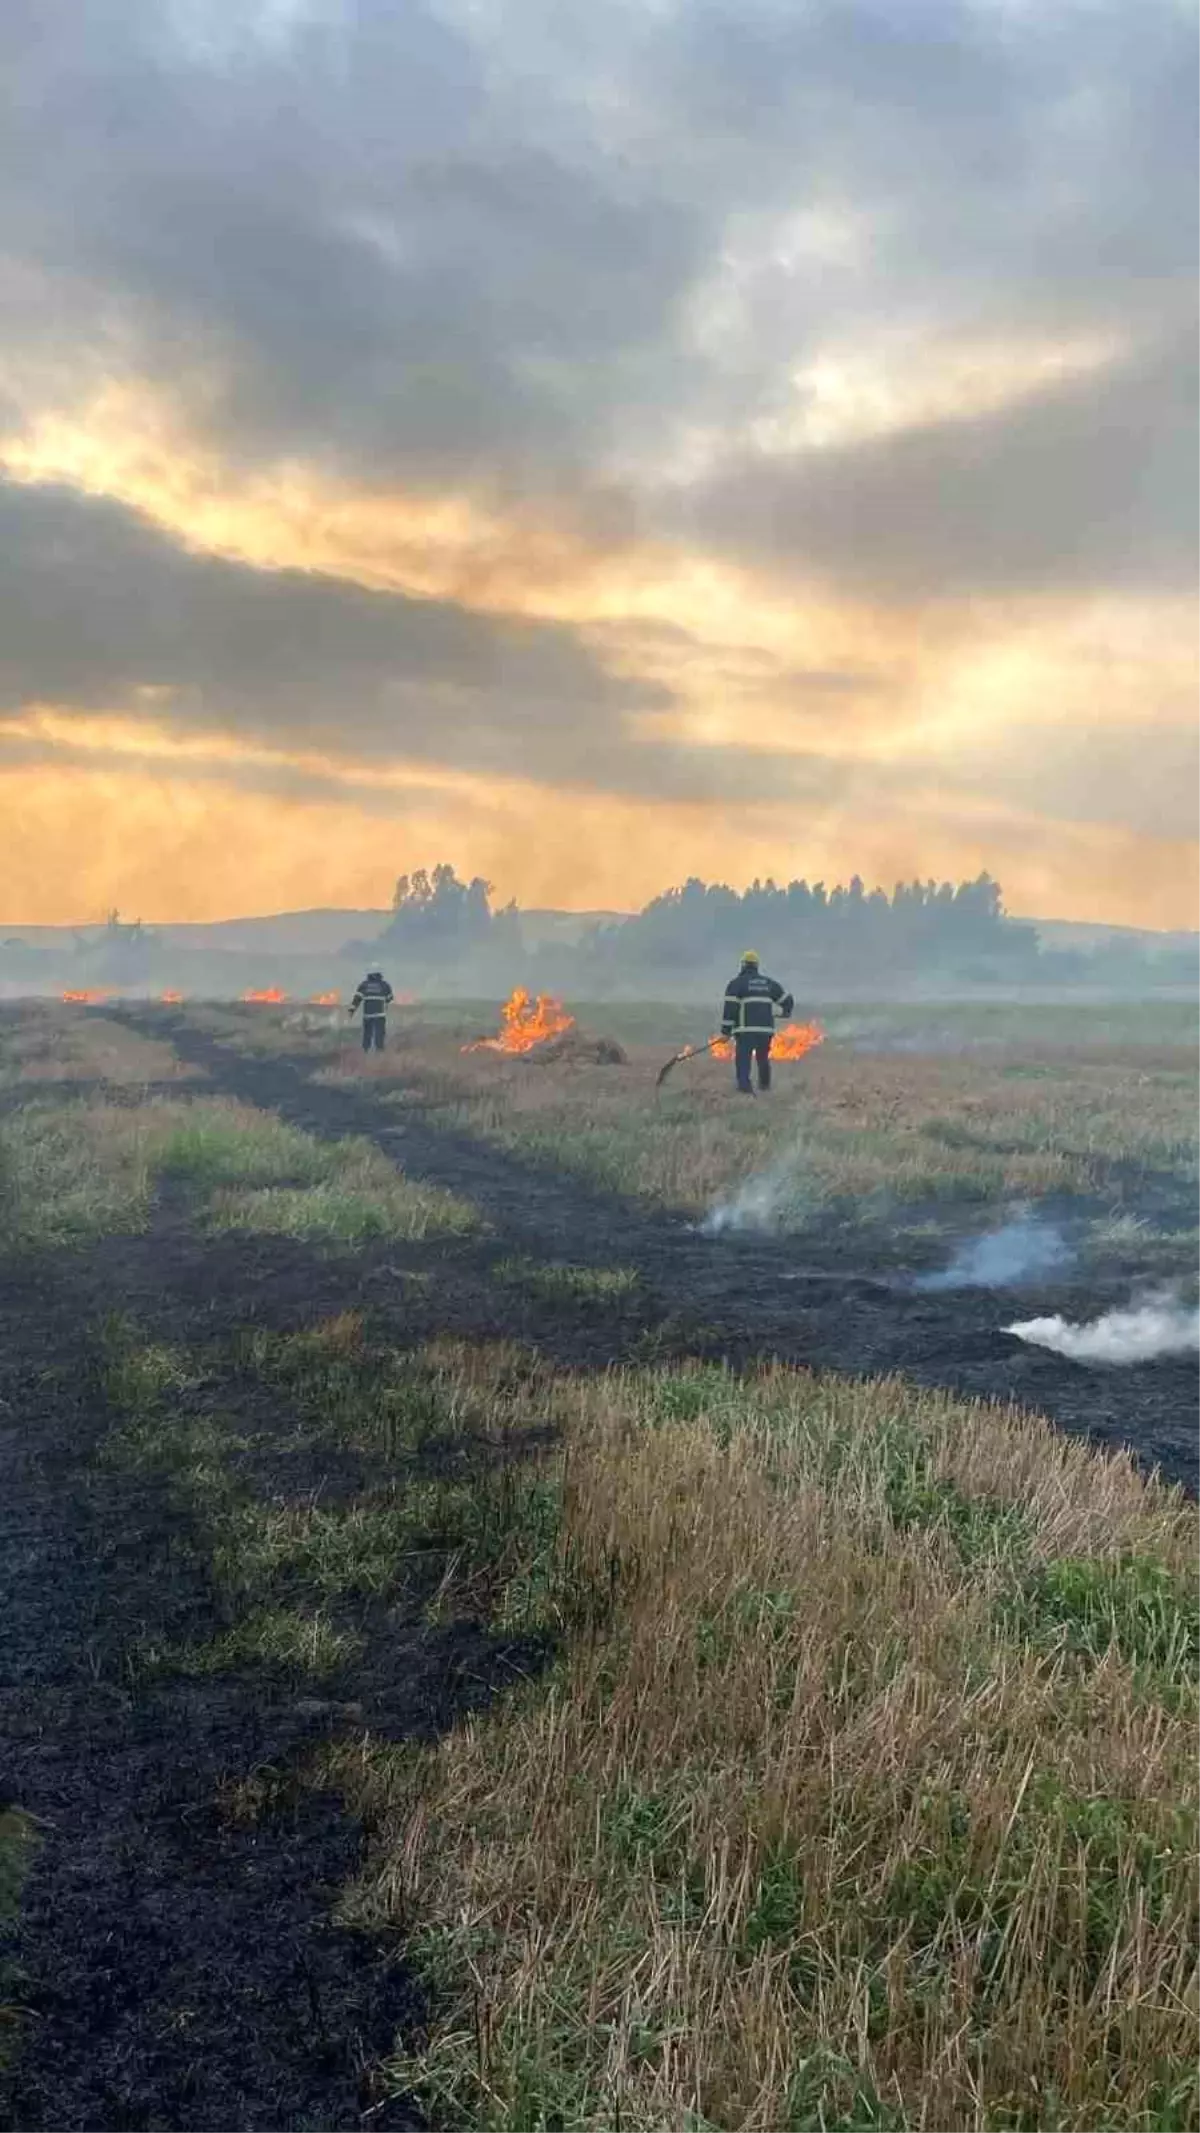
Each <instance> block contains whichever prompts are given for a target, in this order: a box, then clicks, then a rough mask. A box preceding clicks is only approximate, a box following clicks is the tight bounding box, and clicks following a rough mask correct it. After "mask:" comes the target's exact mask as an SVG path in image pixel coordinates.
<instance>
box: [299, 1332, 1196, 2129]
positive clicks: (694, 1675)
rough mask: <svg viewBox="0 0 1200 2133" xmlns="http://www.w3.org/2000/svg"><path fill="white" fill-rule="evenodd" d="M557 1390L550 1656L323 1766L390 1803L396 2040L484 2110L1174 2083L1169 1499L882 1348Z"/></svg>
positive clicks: (1093, 2101) (637, 2123) (1188, 2022)
mask: <svg viewBox="0 0 1200 2133" xmlns="http://www.w3.org/2000/svg"><path fill="white" fill-rule="evenodd" d="M554 1403H555V1407H556V1410H557V1412H558V1414H559V1417H560V1420H561V1424H562V1427H563V1430H564V1435H565V1447H566V1459H565V1466H564V1467H563V1468H562V1469H561V1475H562V1487H561V1496H560V1498H559V1508H558V1515H557V1519H556V1521H555V1532H554V1545H553V1551H552V1557H551V1560H550V1561H549V1563H547V1560H546V1551H545V1536H544V1530H543V1531H539V1532H536V1533H534V1534H531V1535H529V1536H527V1540H528V1544H529V1545H530V1547H531V1548H533V1547H534V1544H535V1542H536V1545H537V1549H538V1551H539V1553H540V1560H541V1565H542V1568H541V1573H540V1580H539V1581H537V1582H536V1583H535V1588H534V1589H535V1591H536V1593H537V1605H538V1608H539V1609H540V1611H541V1612H542V1614H544V1615H548V1616H549V1617H551V1618H553V1619H554V1620H555V1621H556V1622H557V1624H558V1626H559V1628H560V1631H561V1632H562V1633H563V1635H564V1637H565V1639H566V1642H565V1648H564V1653H563V1657H562V1660H561V1662H560V1665H559V1667H558V1669H557V1671H556V1673H555V1675H554V1678H553V1680H552V1682H551V1683H550V1684H549V1687H548V1688H547V1687H530V1688H528V1689H527V1690H522V1691H519V1692H517V1693H516V1694H515V1695H514V1697H513V1698H512V1700H511V1701H510V1702H509V1703H508V1704H507V1705H505V1706H504V1707H503V1708H502V1709H500V1710H498V1711H497V1712H495V1713H493V1714H492V1715H491V1716H488V1717H485V1718H482V1719H480V1720H478V1721H472V1722H470V1723H468V1724H466V1725H464V1726H462V1727H460V1728H459V1729H458V1731H457V1732H456V1733H455V1734H454V1735H453V1736H452V1737H451V1738H449V1739H447V1740H446V1741H445V1742H444V1743H443V1744H441V1745H440V1746H439V1747H437V1748H434V1749H432V1750H430V1751H428V1752H427V1753H424V1754H421V1755H416V1756H414V1755H412V1754H406V1755H404V1756H402V1757H399V1758H398V1757H397V1756H395V1755H394V1754H393V1753H391V1752H390V1751H388V1750H386V1749H379V1750H377V1751H375V1752H374V1753H372V1751H371V1750H370V1747H369V1745H367V1746H364V1747H361V1748H358V1749H355V1750H353V1751H347V1752H346V1753H345V1754H344V1755H343V1758H342V1762H341V1764H340V1766H339V1767H340V1770H341V1773H342V1775H343V1778H345V1777H346V1776H347V1775H349V1776H350V1781H351V1784H352V1786H353V1783H354V1780H355V1776H356V1777H357V1783H358V1786H359V1789H360V1791H361V1792H363V1793H365V1795H366V1796H367V1797H368V1798H370V1799H371V1801H372V1805H373V1808H374V1810H375V1812H377V1813H380V1814H381V1815H382V1817H383V1820H384V1825H385V1827H386V1828H389V1829H390V1833H391V1834H390V1842H388V1843H387V1844H386V1845H385V1847H384V1852H383V1856H382V1859H381V1863H380V1866H379V1869H378V1871H377V1873H376V1874H375V1875H374V1876H373V1877H371V1878H369V1879H368V1880H367V1881H365V1882H364V1883H363V1885H362V1886H361V1887H360V1888H359V1889H358V1890H357V1892H356V1893H355V1895H354V1896H353V1898H352V1899H351V1900H350V1902H349V1904H348V1906H347V1909H348V1914H349V1916H350V1917H351V1918H353V1919H354V1920H355V1921H356V1922H359V1923H362V1924H367V1925H372V1926H377V1927H379V1926H388V1927H395V1926H396V1925H401V1924H402V1925H403V1927H404V1929H405V1930H406V1932H407V1933H408V1934H409V1935H410V1942H409V1945H410V1948H413V1947H414V1946H415V1949H416V1951H417V1952H418V1954H419V1956H420V1958H421V1959H422V1961H423V1963H424V1966H425V1968H426V1971H427V1973H428V1976H429V1979H430V1982H431V1985H432V1987H433V1989H434V1991H435V1993H436V1994H437V1995H438V1999H439V2002H440V2010H441V2011H440V2015H439V2016H438V2017H437V2018H436V2019H435V2021H434V2024H433V2026H432V2029H431V2033H430V2036H429V2039H428V2043H427V2046H426V2048H425V2049H424V2051H423V2052H421V2053H420V2054H419V2055H418V2056H416V2057H413V2058H408V2059H405V2060H404V2061H402V2062H401V2061H398V2062H397V2063H396V2064H395V2066H394V2068H393V2073H394V2076H395V2079H396V2080H397V2082H398V2083H402V2084H404V2085H406V2086H407V2085H409V2084H415V2085H416V2087H417V2089H418V2091H419V2092H420V2093H422V2094H424V2096H425V2097H426V2099H427V2100H428V2101H429V2102H430V2103H431V2104H432V2105H433V2107H434V2108H435V2110H438V2111H440V2112H441V2114H442V2115H443V2116H444V2117H445V2118H446V2119H448V2120H450V2121H451V2122H453V2123H456V2124H461V2123H470V2124H472V2125H478V2126H480V2127H495V2128H501V2127H514V2126H517V2125H527V2124H534V2123H543V2122H549V2121H550V2120H551V2119H552V2118H553V2117H555V2116H557V2117H558V2119H559V2121H560V2122H563V2123H569V2124H571V2125H572V2126H579V2127H595V2128H596V2129H597V2133H598V2129H600V2128H602V2127H604V2128H607V2127H610V2126H612V2125H613V2124H614V2123H616V2122H617V2118H618V2114H619V2121H620V2123H621V2124H622V2125H627V2126H630V2127H641V2128H646V2129H649V2128H651V2127H653V2128H660V2127H666V2126H679V2127H683V2126H684V2125H689V2126H691V2127H693V2128H695V2127H699V2126H706V2127H714V2128H715V2127H721V2128H733V2127H738V2128H745V2129H750V2128H763V2129H766V2128H768V2127H769V2128H772V2129H773V2128H776V2127H778V2126H780V2125H785V2124H786V2125H797V2126H802V2125H812V2126H813V2127H817V2126H829V2127H832V2126H845V2127H850V2126H859V2125H875V2126H891V2127H895V2128H902V2127H908V2126H913V2127H915V2126H918V2125H922V2126H924V2125H947V2126H948V2125H966V2124H990V2125H999V2124H1013V2125H1022V2124H1023V2125H1035V2124H1036V2125H1046V2124H1054V2125H1056V2126H1058V2127H1061V2128H1064V2129H1065V2128H1078V2129H1080V2133H1083V2129H1085V2128H1092V2127H1094V2126H1096V2125H1099V2124H1104V2125H1112V2126H1116V2125H1122V2126H1134V2125H1150V2124H1154V2125H1156V2126H1162V2125H1173V2126H1177V2127H1183V2126H1185V2125H1188V2124H1191V2123H1192V2122H1193V2119H1192V2117H1191V2116H1190V2115H1189V2114H1190V2113H1192V2112H1194V2109H1195V2101H1196V2091H1195V2073H1194V2023H1195V2016H1194V1998H1193V1995H1194V1966H1195V1921H1194V1856H1195V1805H1196V1780H1195V1768H1194V1717H1195V1702H1196V1697H1195V1637H1196V1625H1195V1612H1196V1610H1195V1585H1194V1544H1195V1533H1194V1524H1193V1520H1192V1517H1191V1514H1190V1513H1189V1512H1186V1511H1185V1510H1184V1509H1183V1507H1182V1506H1181V1505H1180V1503H1179V1502H1178V1500H1177V1499H1175V1498H1173V1497H1171V1496H1169V1495H1168V1494H1167V1493H1166V1492H1165V1491H1162V1490H1159V1489H1157V1488H1154V1487H1149V1488H1148V1487H1146V1486H1144V1485H1143V1484H1142V1483H1141V1482H1140V1481H1139V1480H1138V1479H1137V1478H1136V1476H1135V1475H1134V1474H1133V1472H1132V1471H1131V1469H1130V1467H1129V1466H1128V1464H1127V1463H1126V1462H1125V1461H1123V1460H1116V1461H1110V1462H1104V1463H1102V1462H1101V1461H1100V1460H1098V1459H1097V1458H1096V1457H1095V1455H1094V1454H1092V1453H1090V1452H1088V1451H1086V1450H1084V1449H1083V1448H1081V1447H1080V1446H1077V1445H1069V1444H1065V1443H1063V1442H1062V1441H1061V1440H1059V1439H1057V1438H1055V1437H1054V1436H1053V1435H1052V1433H1051V1432H1050V1431H1049V1429H1048V1428H1047V1427H1046V1426H1045V1425H1042V1424H1040V1423H1038V1422H1035V1421H1032V1420H1030V1419H1028V1418H1023V1417H1020V1416H1017V1415H1015V1414H1012V1413H1005V1412H1001V1411H996V1410H986V1409H982V1408H978V1407H970V1406H964V1405H962V1404H960V1403H955V1402H952V1401H949V1400H944V1399H939V1398H936V1397H932V1396H922V1395H918V1394H915V1393H913V1392H912V1391H911V1390H909V1389H907V1388H904V1387H901V1386H899V1385H896V1384H887V1383H884V1384H875V1385H867V1386H863V1385H846V1384H838V1383H836V1382H834V1381H830V1380H825V1381H823V1382H821V1383H820V1384H818V1383H816V1382H814V1381H813V1380H811V1379H808V1378H806V1377H804V1376H802V1375H800V1374H797V1373H793V1372H784V1371H776V1372H773V1373H771V1374H769V1375H768V1376H766V1377H764V1378H763V1379H762V1380H760V1381H759V1382H758V1383H757V1384H755V1385H753V1386H750V1387H746V1386H743V1385H740V1384H738V1383H737V1382H736V1381H735V1380H734V1379H732V1378H730V1377H727V1376H725V1375H724V1374H722V1373H720V1372H715V1371H698V1372H692V1373H683V1374H674V1375H669V1376H665V1377H664V1376H661V1375H659V1376H653V1375H640V1376H632V1375H624V1374H622V1375H616V1376H612V1377H610V1378H608V1379H606V1380H603V1381H600V1382H599V1383H597V1382H592V1383H579V1382H576V1383H574V1384H572V1385H569V1386H568V1385H561V1384H560V1385H559V1386H557V1387H556V1388H555V1389H554ZM997 1482H1001V1483H1002V1486H995V1485H994V1484H995V1483H997ZM981 1483H982V1484H984V1485H983V1486H982V1487H981V1486H980V1484H981ZM1085 1573H1086V1574H1085ZM1148 1586H1152V1587H1153V1595H1154V1599H1153V1606H1154V1610H1155V1612H1154V1615H1153V1620H1154V1624H1155V1627H1154V1628H1153V1630H1152V1631H1148V1630H1147V1629H1146V1627H1145V1621H1144V1608H1143V1606H1142V1600H1141V1597H1140V1596H1141V1595H1142V1594H1143V1593H1144V1592H1145V1590H1146V1589H1147V1587H1148ZM1101 1590H1103V1592H1104V1593H1105V1594H1106V1595H1107V1596H1108V1597H1107V1598H1106V1600H1105V1601H1104V1603H1103V1604H1097V1600H1096V1594H1097V1592H1099V1591H1101ZM1048 1591H1049V1592H1051V1593H1052V1594H1053V1596H1054V1597H1053V1600H1052V1602H1050V1603H1047V1601H1046V1599H1045V1595H1046V1593H1047V1592H1048ZM1113 1595H1119V1597H1118V1598H1117V1599H1116V1600H1115V1601H1113V1604H1111V1605H1110V1604H1109V1601H1110V1600H1112V1596H1113ZM1023 1610H1024V1611H1023ZM1084 1625H1086V1626H1084ZM1077 1626H1079V1628H1080V1633H1079V1634H1076V1633H1075V1631H1076V1628H1077ZM1051 2098H1052V2099H1053V2102H1052V2104H1051V2103H1050V2102H1049V2101H1048V2099H1051Z"/></svg>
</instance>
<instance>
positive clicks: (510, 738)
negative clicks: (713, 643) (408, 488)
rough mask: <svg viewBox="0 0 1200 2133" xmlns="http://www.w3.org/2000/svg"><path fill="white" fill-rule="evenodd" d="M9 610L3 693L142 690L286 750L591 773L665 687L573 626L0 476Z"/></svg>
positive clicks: (126, 703) (79, 698) (95, 699)
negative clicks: (634, 679) (416, 589)
mask: <svg viewBox="0 0 1200 2133" xmlns="http://www.w3.org/2000/svg"><path fill="white" fill-rule="evenodd" d="M0 614H2V615H3V616H4V618H5V620H4V628H3V631H2V632H0V703H2V704H3V705H4V706H5V707H6V708H8V709H9V710H14V709H18V708H20V707H21V706H22V705H28V704H30V703H38V702H40V703H52V704H55V705H66V706H77V707H79V708H92V709H95V708H97V707H101V706H103V707H105V708H112V709H116V710H124V709H125V708H126V707H129V708H131V709H133V710H135V711H136V710H137V708H138V704H139V701H141V703H142V707H143V708H144V709H145V710H146V712H147V713H148V714H150V715H153V716H155V717H159V718H161V717H164V716H165V717H168V718H169V719H170V721H171V723H172V724H173V725H174V726H176V727H182V728H184V729H189V730H193V731H198V732H213V731H221V730H224V731H236V732H237V733H239V734H241V735H244V736H246V737H259V738H263V739H267V740H270V741H272V742H274V743H276V744H278V745H279V746H281V747H284V748H287V747H291V748H300V747H309V748H318V749H327V750H330V751H332V752H334V753H336V754H347V755H350V756H354V755H366V756H369V757H370V756H374V757H379V758H385V757H388V756H397V757H400V756H412V757H416V758H423V759H426V760H433V761H446V760H453V761H454V762H455V763H457V764H460V765H461V766H462V767H463V768H467V769H476V770H494V771H503V772H505V773H519V772H521V771H525V772H527V773H528V774H529V775H530V776H535V777H537V776H543V777H544V776H555V775H558V776H563V775H568V774H573V775H578V776H586V775H587V774H588V773H589V771H592V770H595V769H597V768H599V767H602V766H603V764H604V761H605V760H606V757H608V756H610V755H611V754H612V753H613V751H614V748H615V744H616V742H617V740H618V738H619V737H620V735H621V732H622V730H623V721H624V720H625V718H626V716H627V715H631V714H635V713H636V712H637V710H639V709H647V708H657V707H661V706H663V705H665V704H667V703H669V701H670V698H669V695H668V693H667V692H666V691H665V690H663V689H661V688H657V687H655V686H654V685H645V686H643V685H640V684H633V683H628V682H621V681H616V680H613V679H611V678H610V677H609V676H608V675H607V674H606V673H605V672H604V669H603V668H602V667H601V666H600V665H599V664H598V663H597V661H596V660H595V659H594V658H593V657H592V655H591V654H590V653H589V652H588V651H587V650H586V649H585V648H584V647H583V646H582V645H581V644H580V643H579V642H578V640H577V638H576V637H575V636H574V634H573V632H572V631H571V630H569V629H567V628H561V627H558V626H556V625H553V624H541V623H528V622H522V621H518V620H515V619H514V620H505V619H489V618H486V617H483V616H480V615H476V614H472V613H470V612H468V611H467V610H465V609H461V608H457V607H454V606H452V605H450V604H449V603H446V602H439V601H432V600H410V599H406V598H404V597H403V596H401V595H397V594H388V593H374V592H367V591H365V590H363V589H362V588H361V587H359V586H356V585H352V584H348V583H346V582H345V581H342V580H338V579H333V578H328V577H319V576H315V575H312V574H309V573H306V572H303V571H297V570H287V571H264V570H255V569H252V568H250V567H249V566H248V565H244V564H240V563H234V562H227V561H224V560H221V559H218V558H215V557H212V556H204V555H197V554H192V553H189V552H187V551H185V550H183V549H181V548H179V547H178V546H176V545H175V544H174V543H173V542H172V541H171V540H169V539H168V538H167V537H166V536H165V535H163V534H162V533H160V532H159V531H157V530H156V529H155V528H154V527H153V526H151V525H150V524H149V523H148V522H146V521H145V520H143V519H141V518H140V517H139V516H138V515H137V514H136V513H135V512H132V511H129V510H127V509H125V508H124V507H123V506H120V505H116V504H112V503H108V502H101V501H97V500H96V499H92V498H84V497H81V496H79V495H78V494H77V493H75V492H73V491H71V490H67V489H52V488H23V487H20V486H18V485H14V484H3V483H0ZM148 690H159V691H167V692H169V694H168V695H167V697H165V698H155V697H151V698H142V699H139V694H138V692H139V691H148Z"/></svg>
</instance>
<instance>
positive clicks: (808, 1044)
mask: <svg viewBox="0 0 1200 2133" xmlns="http://www.w3.org/2000/svg"><path fill="white" fill-rule="evenodd" d="M824 1042H825V1032H824V1030H823V1029H822V1028H821V1025H820V1023H819V1022H785V1023H784V1026H783V1028H782V1029H777V1030H776V1032H775V1041H774V1043H773V1044H772V1046H771V1057H772V1059H803V1057H804V1054H805V1053H806V1052H811V1051H812V1049H813V1047H814V1046H815V1045H818V1044H824ZM712 1050H713V1058H714V1059H732V1058H733V1045H732V1044H731V1043H730V1042H728V1041H727V1040H726V1039H724V1038H723V1039H722V1041H721V1043H720V1044H714V1046H713V1048H712Z"/></svg>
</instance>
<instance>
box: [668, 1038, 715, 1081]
mask: <svg viewBox="0 0 1200 2133" xmlns="http://www.w3.org/2000/svg"><path fill="white" fill-rule="evenodd" d="M724 1042H725V1039H724V1037H720V1036H718V1037H710V1038H709V1040H708V1043H707V1044H689V1045H688V1046H687V1047H686V1048H685V1050H683V1051H682V1052H676V1054H675V1057H674V1058H673V1059H668V1061H667V1063H666V1065H665V1067H661V1068H660V1069H659V1074H658V1079H657V1081H656V1082H655V1084H654V1086H655V1088H656V1089H661V1087H662V1085H663V1083H664V1081H665V1080H666V1078H667V1075H668V1074H669V1073H670V1071H671V1068H672V1067H677V1066H679V1065H680V1063H681V1062H682V1061H683V1060H685V1059H699V1058H701V1057H702V1056H703V1054H704V1053H705V1052H711V1050H712V1048H713V1046H714V1045H715V1044H724Z"/></svg>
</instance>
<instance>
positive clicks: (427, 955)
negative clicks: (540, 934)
mask: <svg viewBox="0 0 1200 2133" xmlns="http://www.w3.org/2000/svg"><path fill="white" fill-rule="evenodd" d="M379 946H380V947H381V948H382V949H384V950H386V951H388V952H390V953H393V954H398V955H407V956H410V957H412V958H413V959H414V960H416V961H418V962H436V961H438V960H439V959H440V958H441V957H448V958H451V959H457V958H458V957H460V956H462V955H465V954H469V953H471V952H472V951H477V950H480V949H483V950H491V951H492V952H496V951H500V952H502V953H505V954H512V953H513V952H519V951H520V947H521V935H520V922H519V919H518V916H517V907H516V905H515V903H510V904H506V905H505V906H504V908H503V909H502V910H500V911H493V910H492V884H491V882H490V881H485V880H484V879H483V876H482V875H480V874H476V875H475V876H474V878H473V879H472V880H471V881H460V880H459V878H458V875H457V874H456V873H455V871H454V868H453V867H451V866H437V867H434V869H433V872H432V873H429V872H428V871H427V869H426V868H425V867H418V868H417V871H416V873H415V874H402V875H401V876H400V879H399V881H398V882H397V883H396V888H395V893H394V894H393V896H392V916H391V918H390V920H389V921H388V924H387V925H386V926H385V927H384V930H383V932H382V933H381V934H380V936H379Z"/></svg>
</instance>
